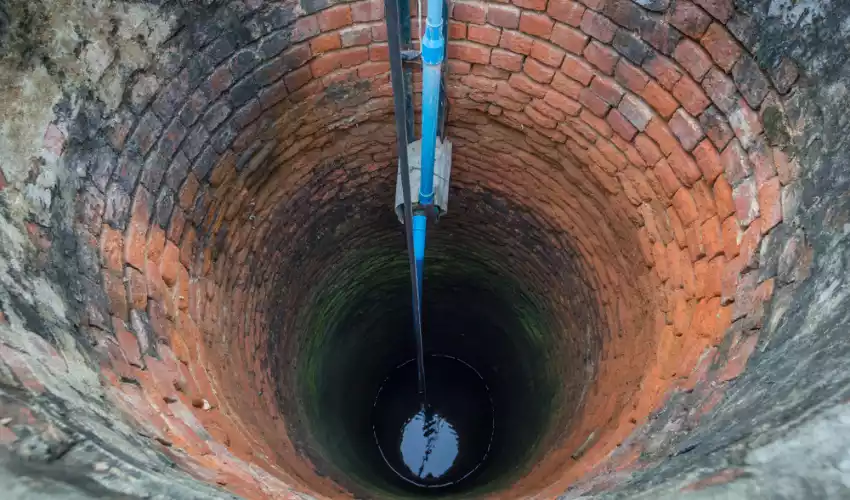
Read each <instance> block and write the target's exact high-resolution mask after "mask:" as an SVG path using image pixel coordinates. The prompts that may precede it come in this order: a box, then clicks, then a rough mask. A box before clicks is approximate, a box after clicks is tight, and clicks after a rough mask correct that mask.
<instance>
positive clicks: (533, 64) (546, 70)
mask: <svg viewBox="0 0 850 500" xmlns="http://www.w3.org/2000/svg"><path fill="white" fill-rule="evenodd" d="M522 70H523V71H524V72H525V74H527V75H528V76H530V77H531V78H533V79H534V80H535V81H538V82H540V83H549V82H551V81H552V77H554V76H555V70H554V69H552V68H550V67H548V66H544V65H543V64H540V63H539V62H537V61H536V60H535V59H531V58H526V60H525V64H523V67H522Z"/></svg>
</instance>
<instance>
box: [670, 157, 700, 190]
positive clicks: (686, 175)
mask: <svg viewBox="0 0 850 500" xmlns="http://www.w3.org/2000/svg"><path fill="white" fill-rule="evenodd" d="M667 162H668V163H669V164H670V168H672V169H673V172H674V173H675V174H676V177H678V179H679V180H680V181H681V182H682V184H684V185H686V186H692V185H693V184H694V183H695V182H696V181H697V180H699V178H700V177H701V176H702V173H701V172H700V170H699V167H698V166H697V164H696V162H695V161H694V160H693V158H691V157H690V155H688V153H686V152H685V151H684V150H683V149H682V148H676V149H675V150H674V151H673V152H672V153H671V154H670V156H668V157H667Z"/></svg>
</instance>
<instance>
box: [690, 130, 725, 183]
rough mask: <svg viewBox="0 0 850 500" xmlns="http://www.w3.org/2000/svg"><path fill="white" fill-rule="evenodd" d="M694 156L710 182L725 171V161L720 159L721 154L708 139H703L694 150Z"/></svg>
mask: <svg viewBox="0 0 850 500" xmlns="http://www.w3.org/2000/svg"><path fill="white" fill-rule="evenodd" d="M693 155H694V158H695V159H696V161H697V165H699V168H700V170H701V171H702V175H703V177H705V178H706V180H708V181H709V182H714V180H715V179H716V178H717V177H718V176H719V175H720V174H722V173H723V163H722V162H721V161H720V154H719V153H718V152H717V150H716V149H714V146H712V145H711V141H710V140H708V139H705V140H703V141H702V142H700V143H699V145H697V147H696V148H695V149H694V150H693Z"/></svg>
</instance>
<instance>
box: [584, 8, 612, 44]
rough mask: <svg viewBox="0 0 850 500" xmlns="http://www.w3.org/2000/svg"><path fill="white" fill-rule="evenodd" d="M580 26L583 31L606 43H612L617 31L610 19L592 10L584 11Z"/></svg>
mask: <svg viewBox="0 0 850 500" xmlns="http://www.w3.org/2000/svg"><path fill="white" fill-rule="evenodd" d="M580 26H581V30H582V31H584V32H585V33H587V34H588V35H590V36H592V37H593V38H596V39H597V40H600V41H602V42H605V43H611V40H613V39H614V32H615V31H616V29H617V26H616V25H615V24H614V23H612V22H611V20H610V19H608V18H607V17H605V16H603V15H602V14H600V13H598V12H594V11H592V10H586V11H584V16H582V18H581V24H580Z"/></svg>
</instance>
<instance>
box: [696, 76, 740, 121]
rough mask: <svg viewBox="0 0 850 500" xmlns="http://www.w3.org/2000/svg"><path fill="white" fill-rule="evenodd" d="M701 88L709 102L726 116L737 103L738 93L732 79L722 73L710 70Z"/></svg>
mask: <svg viewBox="0 0 850 500" xmlns="http://www.w3.org/2000/svg"><path fill="white" fill-rule="evenodd" d="M702 86H703V88H704V89H705V91H706V94H708V97H709V98H711V101H712V102H713V103H714V105H715V106H717V107H718V108H719V109H720V110H721V111H723V112H724V113H726V114H729V113H731V112H732V111H733V110H734V109H735V106H736V104H737V101H738V92H737V90H736V89H735V84H734V83H733V82H732V79H731V78H729V77H728V76H726V75H725V74H723V72H722V71H719V70H717V69H711V70H710V71H709V72H708V74H706V75H705V78H704V79H703V81H702Z"/></svg>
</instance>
